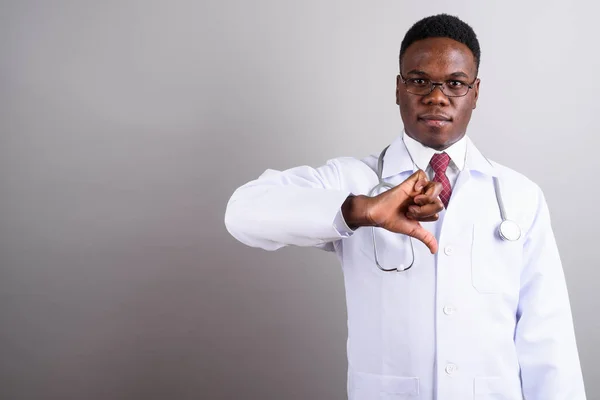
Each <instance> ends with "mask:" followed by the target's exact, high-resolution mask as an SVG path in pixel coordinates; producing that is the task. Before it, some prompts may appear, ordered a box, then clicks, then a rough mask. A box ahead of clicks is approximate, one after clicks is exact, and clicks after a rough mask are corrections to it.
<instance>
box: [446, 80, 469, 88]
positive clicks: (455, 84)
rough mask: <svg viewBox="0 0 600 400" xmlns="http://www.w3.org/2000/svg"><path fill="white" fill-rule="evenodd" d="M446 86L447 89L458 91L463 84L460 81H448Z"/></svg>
mask: <svg viewBox="0 0 600 400" xmlns="http://www.w3.org/2000/svg"><path fill="white" fill-rule="evenodd" d="M446 84H447V85H448V87H450V88H452V89H459V88H461V87H463V86H465V83H464V82H461V81H448V82H446Z"/></svg>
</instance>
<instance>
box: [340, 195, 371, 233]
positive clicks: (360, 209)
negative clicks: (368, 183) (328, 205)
mask: <svg viewBox="0 0 600 400" xmlns="http://www.w3.org/2000/svg"><path fill="white" fill-rule="evenodd" d="M370 199H371V198H370V197H368V196H364V195H358V196H355V195H353V194H351V195H350V196H348V197H347V198H346V200H345V201H344V203H343V204H342V216H343V217H344V221H346V224H347V225H348V227H349V228H350V229H352V230H356V229H358V228H359V227H361V226H373V225H374V224H373V222H372V221H371V220H370V219H369V205H370Z"/></svg>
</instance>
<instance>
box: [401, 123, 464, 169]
mask: <svg viewBox="0 0 600 400" xmlns="http://www.w3.org/2000/svg"><path fill="white" fill-rule="evenodd" d="M402 140H403V141H404V143H405V144H406V148H407V149H408V153H409V154H410V156H411V157H412V159H413V161H414V163H415V164H416V165H417V168H419V169H422V170H423V171H425V170H426V169H427V167H428V166H429V161H431V157H433V155H434V154H437V153H443V152H445V153H446V154H448V155H449V156H450V165H451V166H453V167H454V168H456V169H458V170H459V171H462V170H463V169H464V167H465V156H466V154H467V136H466V135H465V136H463V137H462V138H460V140H458V141H457V142H456V143H453V144H452V146H450V147H448V148H447V149H446V150H444V151H438V150H435V149H432V148H431V147H427V146H424V145H422V144H421V143H419V142H417V141H416V140H415V139H413V138H411V137H410V136H408V135H407V134H406V132H404V133H403V134H402Z"/></svg>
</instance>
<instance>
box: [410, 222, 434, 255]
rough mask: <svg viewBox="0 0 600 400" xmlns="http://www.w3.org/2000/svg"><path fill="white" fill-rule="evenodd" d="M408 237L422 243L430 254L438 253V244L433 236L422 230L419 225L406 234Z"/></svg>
mask: <svg viewBox="0 0 600 400" xmlns="http://www.w3.org/2000/svg"><path fill="white" fill-rule="evenodd" d="M407 235H408V236H411V237H414V238H415V239H417V240H419V241H421V242H423V243H424V244H425V246H427V247H428V248H429V251H431V254H435V253H437V251H438V242H437V240H435V236H433V234H432V233H431V232H429V231H428V230H427V229H425V228H423V227H422V226H421V224H419V225H418V226H416V227H415V228H413V229H412V230H411V231H410V232H408V233H407Z"/></svg>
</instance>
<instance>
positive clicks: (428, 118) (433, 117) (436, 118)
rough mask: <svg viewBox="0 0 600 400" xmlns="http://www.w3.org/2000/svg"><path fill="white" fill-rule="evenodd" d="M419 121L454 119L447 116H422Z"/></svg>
mask: <svg viewBox="0 0 600 400" xmlns="http://www.w3.org/2000/svg"><path fill="white" fill-rule="evenodd" d="M419 119H422V120H424V121H452V118H450V117H449V116H447V115H445V114H424V115H420V116H419Z"/></svg>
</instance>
